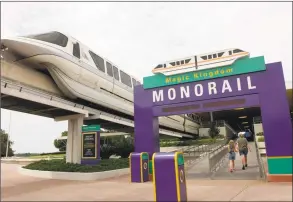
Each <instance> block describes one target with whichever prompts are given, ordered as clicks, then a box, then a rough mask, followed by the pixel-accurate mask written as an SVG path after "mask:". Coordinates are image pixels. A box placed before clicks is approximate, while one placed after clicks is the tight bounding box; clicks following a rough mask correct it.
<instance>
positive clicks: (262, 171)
mask: <svg viewBox="0 0 293 202" xmlns="http://www.w3.org/2000/svg"><path fill="white" fill-rule="evenodd" d="M256 139H257V138H254V144H255V148H256V157H257V162H258V165H259V166H258V167H259V174H260V179H262V180H265V181H266V180H267V175H266V173H265V165H264V162H263V160H262V157H261V155H260V152H259V148H258V145H257V141H256Z"/></svg>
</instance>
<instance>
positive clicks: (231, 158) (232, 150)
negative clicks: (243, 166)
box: [228, 140, 237, 172]
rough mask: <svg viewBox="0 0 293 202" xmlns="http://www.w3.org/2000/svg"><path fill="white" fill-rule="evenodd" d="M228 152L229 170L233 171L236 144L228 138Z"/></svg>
mask: <svg viewBox="0 0 293 202" xmlns="http://www.w3.org/2000/svg"><path fill="white" fill-rule="evenodd" d="M228 152H229V171H230V172H233V171H234V170H235V158H236V152H237V150H236V146H235V142H234V141H233V140H230V141H229V143H228Z"/></svg>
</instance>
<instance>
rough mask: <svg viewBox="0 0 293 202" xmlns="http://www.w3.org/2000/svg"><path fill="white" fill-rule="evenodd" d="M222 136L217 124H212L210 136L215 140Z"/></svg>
mask: <svg viewBox="0 0 293 202" xmlns="http://www.w3.org/2000/svg"><path fill="white" fill-rule="evenodd" d="M219 134H220V129H219V128H218V127H217V125H216V123H215V122H212V123H211V125H210V129H209V136H210V137H211V138H212V139H214V138H215V137H217V136H218V135H219Z"/></svg>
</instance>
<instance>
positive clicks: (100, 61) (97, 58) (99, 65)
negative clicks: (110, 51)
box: [89, 51, 105, 72]
mask: <svg viewBox="0 0 293 202" xmlns="http://www.w3.org/2000/svg"><path fill="white" fill-rule="evenodd" d="M89 53H90V55H91V57H92V59H93V61H94V63H95V65H96V67H97V68H98V69H99V70H100V71H102V72H105V64H104V59H103V58H101V57H100V56H98V55H96V54H95V53H93V52H92V51H89Z"/></svg>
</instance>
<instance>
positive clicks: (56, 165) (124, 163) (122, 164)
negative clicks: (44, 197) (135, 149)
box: [24, 158, 129, 173]
mask: <svg viewBox="0 0 293 202" xmlns="http://www.w3.org/2000/svg"><path fill="white" fill-rule="evenodd" d="M128 167H129V159H128V158H126V159H105V160H101V161H100V162H99V164H98V165H81V164H74V163H66V161H65V159H55V160H41V161H37V162H33V163H31V164H29V165H27V166H24V168H26V169H31V170H42V171H59V172H83V173H87V172H102V171H108V170H116V169H122V168H128Z"/></svg>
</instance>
